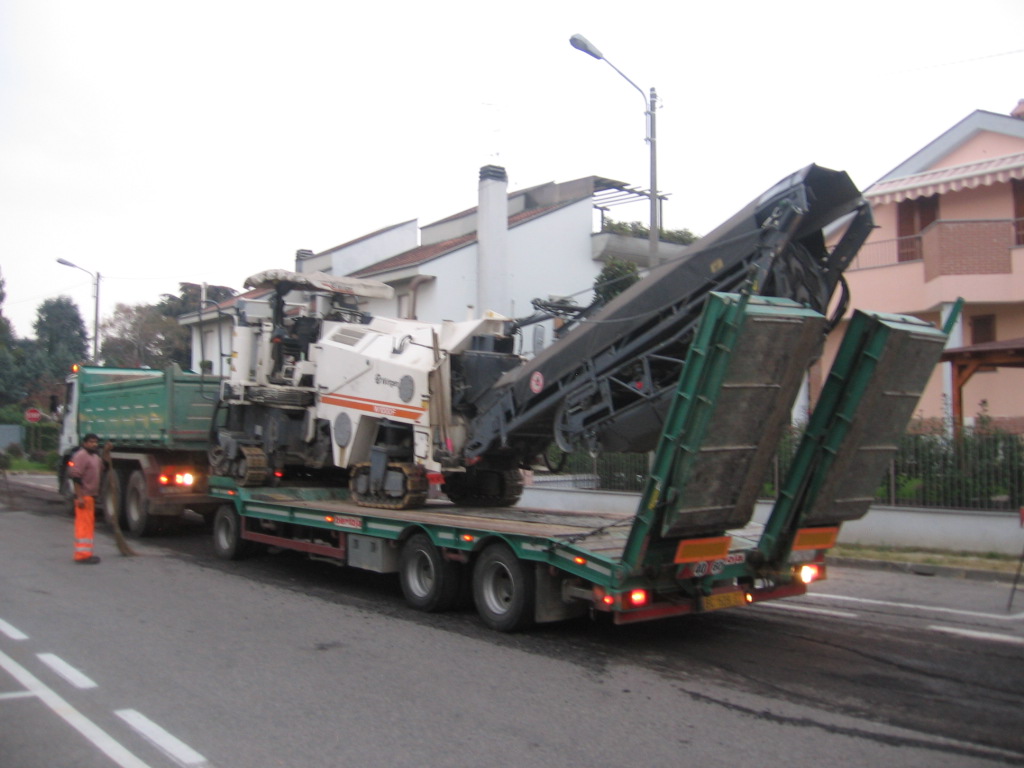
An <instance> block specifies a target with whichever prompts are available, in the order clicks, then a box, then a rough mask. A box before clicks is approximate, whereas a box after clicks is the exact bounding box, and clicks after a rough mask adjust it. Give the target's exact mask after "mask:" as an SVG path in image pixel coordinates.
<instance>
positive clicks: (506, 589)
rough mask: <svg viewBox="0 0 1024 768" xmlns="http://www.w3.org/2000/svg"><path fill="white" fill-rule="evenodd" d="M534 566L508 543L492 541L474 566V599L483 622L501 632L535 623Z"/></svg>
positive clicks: (515, 629) (511, 630)
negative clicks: (507, 544)
mask: <svg viewBox="0 0 1024 768" xmlns="http://www.w3.org/2000/svg"><path fill="white" fill-rule="evenodd" d="M535 591H536V584H535V577H534V573H533V568H532V566H531V565H530V564H529V563H524V562H523V561H522V560H520V559H519V558H517V557H516V556H515V553H514V552H512V550H511V549H509V548H508V546H506V545H505V544H492V545H491V546H490V547H488V548H487V549H485V550H484V551H483V554H481V555H480V557H479V558H478V559H477V561H476V566H475V567H474V568H473V600H474V602H475V603H476V610H477V613H479V614H480V618H481V619H483V622H484V624H486V625H487V626H489V627H490V628H491V629H496V630H498V631H499V632H516V631H518V630H520V629H525V628H527V627H529V626H530V625H532V624H533V622H534V613H533V605H534V593H535Z"/></svg>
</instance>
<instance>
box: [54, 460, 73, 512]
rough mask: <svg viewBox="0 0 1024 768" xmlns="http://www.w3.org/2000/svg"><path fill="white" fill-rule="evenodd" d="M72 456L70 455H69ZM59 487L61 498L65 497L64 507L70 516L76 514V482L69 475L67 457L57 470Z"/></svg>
mask: <svg viewBox="0 0 1024 768" xmlns="http://www.w3.org/2000/svg"><path fill="white" fill-rule="evenodd" d="M68 458H70V457H68ZM57 488H58V490H59V491H60V495H61V498H63V499H64V502H63V503H64V509H65V511H66V512H67V513H68V515H69V516H71V517H74V516H75V484H74V483H73V482H72V481H71V478H70V477H69V476H68V467H67V459H65V460H63V461H61V465H60V468H59V469H58V470H57Z"/></svg>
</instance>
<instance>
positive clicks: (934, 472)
mask: <svg viewBox="0 0 1024 768" xmlns="http://www.w3.org/2000/svg"><path fill="white" fill-rule="evenodd" d="M799 438H800V434H799V432H797V431H794V432H792V433H790V434H787V435H786V436H785V438H784V439H783V441H782V444H781V445H780V447H779V451H778V453H777V455H776V457H775V459H774V461H773V463H772V468H771V471H770V472H769V474H768V476H767V477H766V478H765V480H764V484H763V486H762V493H761V497H762V499H766V500H771V499H774V498H775V497H776V494H777V492H778V488H779V487H780V485H781V482H782V479H783V478H784V477H785V473H786V471H787V469H788V467H789V464H790V461H791V460H792V457H793V454H794V453H795V451H796V446H797V445H798V444H799ZM648 467H649V457H648V455H647V454H601V455H598V456H596V457H592V456H589V455H586V454H573V455H571V456H568V457H566V458H565V461H564V464H563V467H562V470H561V472H559V473H557V474H546V473H540V474H538V476H536V477H535V482H537V483H538V484H544V485H546V486H549V487H550V486H557V487H571V488H585V489H589V490H604V491H628V492H640V491H642V490H643V487H644V483H645V482H646V480H647V473H648ZM875 501H876V502H877V503H879V504H889V505H892V506H901V507H928V508H940V509H979V510H1017V509H1020V508H1021V507H1024V436H1021V435H1011V434H1006V433H1002V432H998V431H991V430H988V429H985V428H982V429H976V430H966V431H965V432H964V434H962V435H961V436H959V437H949V436H947V435H945V434H939V433H908V434H906V435H904V437H903V438H902V440H901V441H900V445H899V449H898V451H897V452H896V455H895V457H894V458H893V460H892V461H891V462H890V465H889V469H888V471H887V472H886V473H885V475H884V476H883V477H880V478H879V479H878V486H877V488H876V491H875Z"/></svg>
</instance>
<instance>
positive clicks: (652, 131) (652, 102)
mask: <svg viewBox="0 0 1024 768" xmlns="http://www.w3.org/2000/svg"><path fill="white" fill-rule="evenodd" d="M569 44H570V45H572V47H573V48H575V49H576V50H578V51H583V52H584V53H585V54H587V55H588V56H593V57H594V58H595V59H597V60H598V61H603V62H605V63H606V64H607V65H608V66H609V67H611V68H612V69H614V70H615V71H616V72H618V73H619V76H621V77H622V79H623V80H625V81H626V82H627V83H629V84H630V85H632V86H633V87H634V88H636V90H637V91H638V92H639V93H640V97H641V98H642V99H643V100H644V114H645V115H646V117H647V137H646V141H647V144H648V145H649V146H650V148H651V191H650V198H651V231H650V247H651V257H652V260H651V261H652V265H653V262H654V258H653V257H654V256H656V255H657V253H658V234H659V231H660V229H661V217H660V215H659V210H658V149H657V141H658V138H657V129H656V122H655V110H656V109H657V104H658V94H657V93H655V91H654V88H653V87H652V88H651V93H650V99H648V96H647V94H645V93H644V91H643V89H642V88H641V87H640V86H639V85H637V84H636V83H634V82H633V81H632V80H630V79H629V78H628V77H626V75H625V73H624V72H623V71H622V70H620V69H619V68H618V67H616V66H615V65H614V64H612V63H611V62H610V61H608V59H606V58H605V57H604V54H603V53H601V51H600V50H598V48H597V46H596V45H594V44H593V43H592V42H590V41H589V40H587V38H585V37H584V36H583V35H573V36H572V37H570V38H569Z"/></svg>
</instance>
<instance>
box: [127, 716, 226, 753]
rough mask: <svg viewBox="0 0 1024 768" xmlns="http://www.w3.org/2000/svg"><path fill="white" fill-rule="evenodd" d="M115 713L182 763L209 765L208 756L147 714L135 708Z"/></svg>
mask: <svg viewBox="0 0 1024 768" xmlns="http://www.w3.org/2000/svg"><path fill="white" fill-rule="evenodd" d="M114 714H115V715H117V716H118V717H120V718H121V719H122V720H124V721H125V722H126V723H128V725H130V726H131V727H132V728H134V729H135V730H136V731H138V732H139V733H140V734H142V735H143V736H144V737H145V738H147V739H149V741H150V742H152V743H153V744H154V745H156V746H157V747H158V748H159V749H162V750H163V751H164V752H165V753H166V754H167V755H169V756H170V757H171V759H172V760H176V761H177V762H178V763H179V764H181V765H188V766H192V765H203V766H209V763H208V762H207V761H206V758H205V757H203V756H202V755H201V754H199V753H198V752H196V751H195V750H194V749H192V747H190V746H189V745H188V744H186V743H185V742H183V741H182V740H181V739H179V738H177V737H176V736H173V735H171V734H170V733H168V732H167V731H165V730H164V729H163V728H161V727H160V726H159V725H157V724H156V723H154V722H153V721H152V720H150V719H149V718H148V717H146V716H145V715H143V714H141V713H140V712H136V711H135V710H134V709H118V710H116V711H115V712H114Z"/></svg>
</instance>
